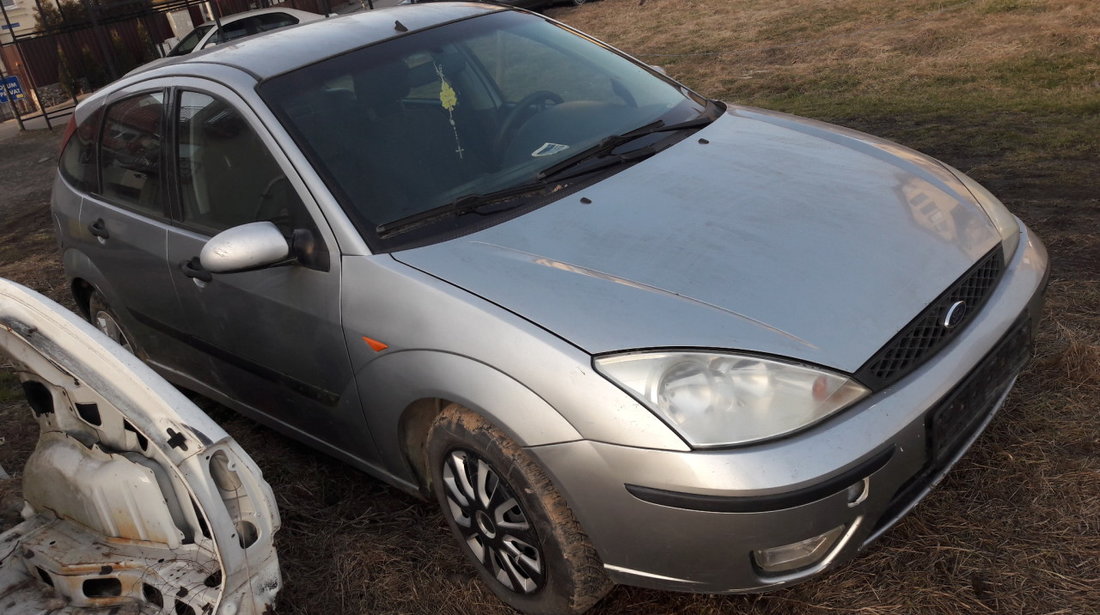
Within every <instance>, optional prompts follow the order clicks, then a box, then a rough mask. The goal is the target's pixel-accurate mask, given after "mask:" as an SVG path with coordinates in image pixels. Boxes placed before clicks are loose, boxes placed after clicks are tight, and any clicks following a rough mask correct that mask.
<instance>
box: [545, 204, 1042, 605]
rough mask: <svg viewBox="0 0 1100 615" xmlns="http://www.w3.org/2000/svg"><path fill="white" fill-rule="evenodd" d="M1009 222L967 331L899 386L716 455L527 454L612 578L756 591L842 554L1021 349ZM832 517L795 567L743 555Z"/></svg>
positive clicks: (942, 459)
mask: <svg viewBox="0 0 1100 615" xmlns="http://www.w3.org/2000/svg"><path fill="white" fill-rule="evenodd" d="M1021 230H1022V233H1023V235H1022V236H1021V241H1020V247H1019V248H1018V250H1017V252H1016V254H1015V255H1014V257H1013V258H1012V260H1011V262H1010V263H1008V266H1007V267H1006V270H1005V274H1004V276H1003V277H1002V279H1001V281H1000V283H999V285H998V287H997V289H996V290H995V291H994V293H993V295H992V296H991V297H990V299H989V301H988V303H987V304H986V305H985V307H984V309H983V310H982V311H981V312H980V313H979V314H977V315H975V317H974V318H973V319H972V320H971V322H970V323H969V324H968V326H967V329H966V331H963V332H962V333H960V334H959V335H958V336H957V337H956V338H955V339H954V340H952V342H951V343H950V344H948V345H947V346H946V347H945V348H944V349H943V350H942V351H941V352H940V353H939V354H938V355H937V356H935V357H934V358H932V359H931V360H929V361H928V362H927V363H925V364H924V365H922V366H921V367H920V368H918V369H917V370H915V371H914V372H913V373H911V374H909V375H908V376H906V377H905V378H903V379H902V380H900V381H899V382H897V383H895V384H893V385H891V386H889V387H888V388H886V389H885V390H882V391H879V392H878V393H876V394H875V395H872V396H871V397H869V398H868V399H866V400H864V401H863V402H861V403H860V404H858V405H857V406H855V407H853V408H850V409H848V410H846V411H845V412H843V413H841V414H840V416H837V417H833V418H831V419H829V420H827V421H825V422H824V423H822V424H820V425H817V426H815V427H814V428H812V429H810V430H807V431H805V432H802V433H799V434H796V435H794V436H792V437H788V438H784V439H782V440H778V441H773V442H767V443H763V444H759V445H755V446H746V447H739V448H733V449H728V450H717V451H715V450H709V451H694V452H686V453H685V452H675V451H660V450H645V449H638V448H633V447H625V446H617V445H613V444H607V443H602V442H594V441H589V440H584V441H575V442H568V443H562V444H554V445H547V446H539V447H532V448H530V449H529V451H530V452H531V453H532V454H533V455H535V457H536V458H537V459H538V460H539V462H540V463H541V464H542V465H543V467H544V468H547V470H548V471H549V472H550V474H551V475H552V476H553V477H554V479H555V482H556V483H557V485H558V487H559V489H560V490H561V491H562V492H563V494H564V495H565V497H566V499H567V500H568V501H569V502H570V505H571V506H572V508H573V510H574V512H575V514H576V515H577V518H578V520H579V521H580V522H581V525H582V526H584V528H585V529H586V531H587V532H588V535H589V538H590V539H591V541H592V543H593V545H594V546H595V547H596V550H597V551H598V552H599V554H600V557H601V558H602V560H603V562H604V565H605V568H606V570H607V572H608V574H609V575H610V577H611V578H612V580H614V581H615V582H617V583H622V584H628V585H637V586H642V587H651V588H656V589H669V590H684V591H692V592H708V593H728V592H745V591H762V590H765V589H769V588H773V587H777V586H780V585H784V584H789V583H792V582H796V581H800V580H803V579H806V578H808V577H810V576H813V575H815V574H817V573H819V572H821V571H822V570H824V569H825V568H827V567H829V566H831V565H834V564H836V563H839V562H842V561H846V560H849V559H851V558H852V557H854V556H855V555H856V554H857V553H858V552H859V551H860V550H861V549H862V548H863V547H865V546H866V545H868V544H870V543H871V542H872V541H874V539H876V538H877V537H878V536H880V535H881V534H882V533H883V532H885V531H886V530H887V529H889V527H890V526H891V525H893V524H894V523H895V522H896V521H897V520H898V519H900V518H901V517H902V516H904V514H905V513H906V512H908V511H909V510H910V509H911V508H912V507H913V506H915V505H916V504H917V502H919V501H920V499H921V498H923V496H924V495H926V494H927V493H928V492H929V491H930V490H931V489H932V487H933V486H934V485H935V484H937V483H938V482H939V481H940V479H941V478H942V477H943V475H944V474H945V473H946V472H947V471H948V470H949V469H950V468H951V466H952V465H953V464H954V463H955V462H956V461H957V460H958V459H959V458H960V457H961V456H962V455H963V454H964V453H965V452H966V450H967V449H968V448H969V446H970V445H971V444H972V443H973V442H974V440H976V439H977V437H978V435H979V434H980V433H981V432H982V430H983V429H984V428H985V426H986V425H987V424H988V423H989V422H990V420H991V419H992V417H993V415H994V413H995V412H996V411H997V410H998V409H999V408H1000V406H1001V405H1002V404H1003V403H1004V400H1005V398H1006V397H1007V395H1008V391H1009V389H1010V388H1011V386H1012V384H1013V383H1014V382H1015V377H1016V374H1017V373H1018V372H1019V370H1020V369H1021V367H1022V366H1023V363H1024V362H1025V361H1026V359H1027V357H1028V356H1030V340H1031V333H1032V332H1033V331H1034V326H1035V323H1036V322H1037V321H1038V318H1039V312H1040V309H1041V303H1042V295H1043V290H1044V288H1045V285H1046V275H1047V255H1046V250H1045V249H1044V247H1043V245H1042V243H1041V242H1040V241H1039V240H1038V239H1037V238H1035V237H1034V236H1033V235H1031V233H1030V232H1029V231H1028V230H1027V228H1026V227H1024V226H1023V225H1022V224H1021ZM860 485H862V486H863V487H860ZM849 487H852V489H851V490H850V489H849ZM864 489H865V491H864ZM855 495H858V497H854V496H855ZM838 527H843V530H842V531H840V533H839V536H838V538H836V540H835V542H833V543H832V544H831V546H829V547H828V548H825V549H822V550H821V552H820V553H819V554H818V555H816V556H815V557H814V559H813V560H812V561H809V562H808V563H806V564H805V565H803V566H802V567H800V568H797V569H794V570H784V571H780V572H768V571H766V570H764V569H763V568H762V567H761V566H760V565H759V564H758V558H757V557H754V555H753V552H754V551H758V550H765V549H772V548H776V547H780V546H783V545H788V544H792V543H797V542H800V541H804V540H807V539H810V538H813V537H815V536H819V535H822V534H826V533H828V532H830V531H834V533H835V530H836V528H838Z"/></svg>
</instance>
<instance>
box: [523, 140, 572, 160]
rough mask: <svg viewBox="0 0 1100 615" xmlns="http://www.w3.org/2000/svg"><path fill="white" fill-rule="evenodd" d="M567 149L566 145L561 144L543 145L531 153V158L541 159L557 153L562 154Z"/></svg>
mask: <svg viewBox="0 0 1100 615" xmlns="http://www.w3.org/2000/svg"><path fill="white" fill-rule="evenodd" d="M567 149H569V146H568V145H562V144H561V143H543V144H542V146H540V147H539V148H538V149H537V150H535V151H533V152H531V157H532V158H541V157H543V156H553V155H554V154H557V153H558V152H564V151H565V150H567Z"/></svg>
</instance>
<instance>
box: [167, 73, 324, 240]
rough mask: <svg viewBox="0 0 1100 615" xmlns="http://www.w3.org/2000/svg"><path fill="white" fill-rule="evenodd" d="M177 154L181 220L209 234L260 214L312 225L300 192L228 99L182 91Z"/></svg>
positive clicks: (290, 225) (280, 222)
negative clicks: (226, 100)
mask: <svg viewBox="0 0 1100 615" xmlns="http://www.w3.org/2000/svg"><path fill="white" fill-rule="evenodd" d="M176 133H177V135H178V140H179V143H178V146H177V154H178V157H179V189H180V202H181V204H182V208H183V220H184V222H185V223H186V224H188V225H189V226H192V227H197V228H199V229H201V230H203V231H206V232H209V233H210V234H213V233H216V232H218V231H221V230H224V229H227V228H230V227H233V226H238V225H241V224H246V223H248V222H256V221H260V220H269V221H272V222H275V223H276V224H278V225H280V226H281V227H284V228H285V229H288V230H290V229H293V228H298V227H302V226H308V221H307V219H306V218H305V216H306V214H305V209H304V206H303V205H302V202H301V200H300V199H299V197H298V193H297V192H296V191H295V190H294V188H293V186H291V184H290V181H289V180H288V179H287V178H286V175H284V174H283V171H282V169H281V168H280V167H279V165H278V163H277V162H276V161H275V159H274V157H272V155H271V152H269V151H268V149H267V146H266V145H264V143H263V141H261V140H260V137H259V135H257V134H256V132H255V131H254V130H253V129H252V127H251V126H250V125H249V124H248V122H247V121H246V120H245V119H244V117H243V116H241V114H240V113H239V112H237V110H236V109H235V108H234V107H233V106H232V105H230V104H229V103H227V102H225V101H223V100H220V99H218V98H214V97H212V96H208V95H206V94H201V93H198V92H186V91H185V92H181V94H180V99H179V113H178V125H177V128H176Z"/></svg>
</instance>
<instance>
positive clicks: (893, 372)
mask: <svg viewBox="0 0 1100 615" xmlns="http://www.w3.org/2000/svg"><path fill="white" fill-rule="evenodd" d="M1003 271H1004V252H1003V251H1002V250H1001V246H1000V245H998V246H997V247H996V248H994V249H993V250H992V251H991V252H990V253H989V254H986V255H985V256H984V257H982V259H981V260H980V261H978V263H977V264H976V265H974V266H973V267H971V268H970V270H969V271H967V272H966V273H965V274H964V275H963V276H962V277H961V278H959V279H958V280H957V281H956V282H955V283H954V284H952V285H951V287H950V288H948V289H947V291H946V292H944V293H943V294H942V295H940V296H939V297H938V298H936V300H935V301H933V302H932V304H931V305H929V306H928V307H927V308H925V310H924V311H923V312H921V313H920V314H919V315H918V316H917V317H916V318H914V319H913V320H912V322H910V323H909V324H908V325H906V326H905V328H903V329H902V330H901V331H900V332H899V333H898V334H897V335H895V336H894V338H893V339H891V340H890V341H889V342H888V343H887V344H886V345H885V346H883V347H882V349H881V350H879V351H878V352H877V353H875V355H874V356H873V357H871V359H870V360H869V361H867V363H865V364H864V365H863V367H861V368H859V370H858V371H856V373H855V377H856V380H858V381H860V382H862V383H863V384H864V385H866V386H868V387H870V388H871V389H873V390H880V389H883V388H885V387H887V386H890V385H891V384H893V383H894V382H896V381H898V380H900V379H901V378H903V377H904V376H905V375H906V374H908V373H909V372H911V371H913V370H914V369H916V368H917V367H919V366H920V364H921V363H923V362H924V361H926V360H927V359H930V358H931V357H933V356H934V355H935V354H936V352H937V351H938V350H939V349H940V348H942V347H943V346H944V345H946V344H947V342H949V341H951V339H952V338H954V337H955V335H957V334H958V333H959V332H960V331H961V330H962V329H963V328H964V327H965V326H966V323H967V322H969V321H970V317H971V316H972V315H974V314H976V313H978V311H979V310H981V309H982V306H983V305H985V302H986V300H987V299H989V295H990V294H992V291H993V288H994V287H995V286H996V285H997V280H999V279H1000V277H1001V273H1002V272H1003ZM960 301H961V302H963V304H964V306H963V307H961V308H959V309H957V310H956V314H955V315H954V318H953V321H952V326H951V327H950V328H948V327H946V326H945V325H944V319H945V318H946V317H947V314H948V312H949V311H950V310H951V309H952V306H953V305H955V304H956V303H958V302H960Z"/></svg>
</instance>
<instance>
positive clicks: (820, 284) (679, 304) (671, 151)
mask: <svg viewBox="0 0 1100 615" xmlns="http://www.w3.org/2000/svg"><path fill="white" fill-rule="evenodd" d="M582 197H583V200H582ZM999 240H1000V239H999V235H998V233H997V232H996V230H995V228H994V227H993V225H992V224H991V222H990V221H989V219H988V217H987V216H986V215H985V213H984V212H983V211H982V210H981V209H980V208H979V207H978V206H977V205H976V204H975V202H974V200H973V198H972V196H971V195H970V194H969V192H967V190H966V188H965V187H964V186H963V185H962V184H961V183H960V182H959V181H958V180H957V179H956V178H955V177H954V176H953V175H952V174H951V173H949V172H948V171H947V170H946V169H944V167H943V166H941V165H940V164H939V163H937V162H936V161H934V160H932V159H931V158H928V157H926V156H924V155H922V154H919V153H917V152H914V151H912V150H909V149H906V148H903V147H901V146H898V145H896V144H893V143H890V142H887V141H884V140H881V139H877V138H874V137H871V136H868V135H865V134H862V133H858V132H855V131H850V130H846V129H843V128H839V127H836V126H831V125H828V124H823V123H820V122H815V121H811V120H806V119H801V118H796V117H793V116H788V115H784V114H779V113H772V112H766V111H761V110H758V109H750V108H744V107H730V109H729V110H728V111H727V112H726V114H724V115H723V116H722V117H721V118H719V119H718V120H716V121H715V122H714V123H712V124H711V125H709V126H707V127H706V128H705V129H703V130H702V131H700V132H698V133H696V134H695V135H693V136H692V137H690V138H688V139H685V140H683V141H681V142H679V143H677V144H676V145H674V146H672V147H670V148H668V149H666V150H664V151H662V152H661V153H659V154H657V155H656V156H654V157H652V158H650V159H648V160H645V161H643V162H641V163H639V164H636V165H634V166H632V167H630V168H628V169H625V170H624V171H622V172H620V173H617V174H615V175H613V176H611V177H610V178H608V179H605V180H603V181H600V182H598V183H596V184H593V185H592V186H589V187H586V188H584V189H583V190H580V191H579V192H576V193H574V194H572V195H570V196H568V197H565V198H563V199H561V200H559V201H557V202H554V203H551V204H549V205H547V206H545V207H542V208H540V209H538V210H535V211H533V212H531V213H528V214H526V215H523V216H520V217H517V218H515V219H512V220H510V221H507V222H505V223H502V224H499V225H496V226H493V227H490V228H488V229H485V230H482V231H479V232H476V233H473V234H470V235H466V236H464V237H461V238H458V239H454V240H451V241H447V242H443V243H439V244H435V245H431V246H426V247H421V248H416V249H411V250H406V251H402V252H398V253H394V254H393V256H394V258H396V259H397V260H398V261H400V262H403V263H405V264H407V265H410V266H412V267H415V268H417V269H420V270H422V271H425V272H427V273H429V274H432V275H434V276H437V277H439V278H441V279H443V280H446V281H448V282H450V283H452V284H455V285H457V286H459V287H461V288H464V289H466V290H468V291H469V292H471V293H474V294H476V295H479V296H481V297H483V298H485V299H487V300H489V301H492V302H494V303H496V304H498V305H500V306H502V307H504V308H506V309H508V310H511V311H512V312H514V313H516V314H518V315H520V316H522V317H524V318H526V319H528V320H530V321H532V322H533V323H535V324H537V325H539V326H541V327H543V328H545V329H547V330H549V331H551V332H553V333H555V334H557V335H559V336H561V337H562V338H564V339H566V340H568V341H569V342H571V343H573V344H575V345H577V346H578V347H580V348H582V349H584V350H586V351H588V352H590V353H593V354H598V353H606V352H612V351H620V350H630V349H641V348H661V347H678V348H687V347H690V348H718V349H736V350H746V351H752V352H760V353H768V354H774V355H781V356H786V357H791V358H795V359H799V360H803V361H809V362H813V363H817V364H820V365H825V366H829V367H832V368H835V369H838V370H842V371H846V372H853V371H855V370H856V369H857V368H858V367H859V366H860V365H862V364H863V363H864V362H865V361H866V360H867V359H868V358H869V357H871V355H872V354H874V352H875V351H877V350H878V349H879V348H880V347H882V346H883V345H884V344H885V343H886V342H887V341H889V340H890V338H891V337H893V336H894V335H895V334H896V333H897V332H898V331H899V330H901V329H902V327H904V326H905V325H906V324H907V323H908V322H909V321H910V320H912V319H913V318H914V317H915V316H916V315H917V314H918V313H919V312H920V311H921V309H922V308H924V307H925V306H926V305H928V304H929V303H930V302H931V301H932V300H933V299H935V298H936V297H937V296H938V295H940V294H941V293H942V292H943V291H944V290H945V289H946V288H947V287H948V286H949V285H950V284H951V282H953V281H954V280H956V279H957V278H959V277H960V276H961V275H962V274H963V273H965V272H966V271H967V269H969V268H970V267H971V266H972V265H973V264H974V263H975V262H976V261H977V260H978V259H979V258H980V257H981V256H983V255H984V254H986V253H988V252H989V251H990V250H991V249H993V247H994V246H996V245H997V244H998V242H999Z"/></svg>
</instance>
